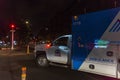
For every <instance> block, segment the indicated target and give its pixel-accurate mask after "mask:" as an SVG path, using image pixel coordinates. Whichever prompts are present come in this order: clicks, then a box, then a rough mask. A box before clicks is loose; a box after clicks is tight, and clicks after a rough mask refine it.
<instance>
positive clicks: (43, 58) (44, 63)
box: [37, 55, 49, 67]
mask: <svg viewBox="0 0 120 80" xmlns="http://www.w3.org/2000/svg"><path fill="white" fill-rule="evenodd" d="M37 64H38V66H40V67H47V66H48V65H49V61H48V60H47V58H46V56H45V55H39V56H38V57H37Z"/></svg>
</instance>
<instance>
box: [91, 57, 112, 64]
mask: <svg viewBox="0 0 120 80" xmlns="http://www.w3.org/2000/svg"><path fill="white" fill-rule="evenodd" d="M89 61H95V62H105V63H114V60H112V59H106V58H93V57H91V58H89Z"/></svg>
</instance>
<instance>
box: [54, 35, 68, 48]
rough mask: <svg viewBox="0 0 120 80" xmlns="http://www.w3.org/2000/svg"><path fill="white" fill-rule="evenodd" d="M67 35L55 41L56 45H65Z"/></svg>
mask: <svg viewBox="0 0 120 80" xmlns="http://www.w3.org/2000/svg"><path fill="white" fill-rule="evenodd" d="M67 42H68V37H62V38H59V39H58V40H56V41H55V43H54V45H56V46H67Z"/></svg>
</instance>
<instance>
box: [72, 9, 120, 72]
mask: <svg viewBox="0 0 120 80" xmlns="http://www.w3.org/2000/svg"><path fill="white" fill-rule="evenodd" d="M119 10H120V8H119V9H118V8H117V9H110V10H106V11H100V12H94V13H89V14H85V15H80V16H78V17H76V18H73V19H72V39H73V40H72V44H73V46H72V68H73V69H75V70H78V69H79V68H80V66H81V65H82V63H83V62H84V61H85V59H86V58H87V56H88V55H89V53H90V52H91V51H92V49H93V48H94V41H95V40H96V39H98V40H99V39H100V38H101V37H102V35H103V33H104V32H105V31H106V29H107V27H108V26H109V25H110V23H111V22H112V20H113V19H114V18H115V16H116V14H117V13H118V11H119ZM118 24H119V23H118V22H116V23H115V25H114V26H113V27H112V28H111V30H110V32H114V31H119V30H120V27H119V25H118ZM116 26H117V27H116Z"/></svg>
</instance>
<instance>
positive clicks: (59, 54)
mask: <svg viewBox="0 0 120 80" xmlns="http://www.w3.org/2000/svg"><path fill="white" fill-rule="evenodd" d="M55 56H58V57H61V51H60V50H59V49H56V50H55Z"/></svg>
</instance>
